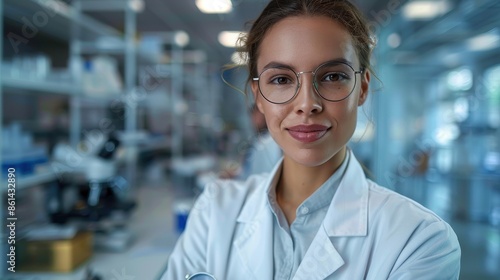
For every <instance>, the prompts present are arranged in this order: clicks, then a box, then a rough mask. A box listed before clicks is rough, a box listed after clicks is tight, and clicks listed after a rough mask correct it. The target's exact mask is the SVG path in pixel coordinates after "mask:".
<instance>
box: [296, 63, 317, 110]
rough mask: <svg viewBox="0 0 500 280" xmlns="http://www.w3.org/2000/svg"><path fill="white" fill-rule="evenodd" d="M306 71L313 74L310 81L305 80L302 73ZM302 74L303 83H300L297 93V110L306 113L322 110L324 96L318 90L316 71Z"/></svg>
mask: <svg viewBox="0 0 500 280" xmlns="http://www.w3.org/2000/svg"><path fill="white" fill-rule="evenodd" d="M305 73H311V74H312V75H311V78H310V79H311V80H310V82H307V81H304V77H302V74H305ZM300 76H301V77H300V78H302V80H301V81H302V83H300V84H299V89H298V90H299V92H298V93H297V99H298V100H299V105H298V108H297V110H298V111H302V112H304V113H314V112H317V113H319V112H321V111H322V110H323V104H322V98H321V96H320V95H319V94H318V92H317V83H316V81H315V79H314V73H313V72H301V73H300ZM299 81H300V80H299Z"/></svg>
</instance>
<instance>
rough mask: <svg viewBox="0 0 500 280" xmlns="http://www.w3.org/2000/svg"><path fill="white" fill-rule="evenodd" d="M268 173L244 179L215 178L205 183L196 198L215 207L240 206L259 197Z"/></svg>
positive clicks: (262, 191) (263, 189)
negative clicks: (201, 191)
mask: <svg viewBox="0 0 500 280" xmlns="http://www.w3.org/2000/svg"><path fill="white" fill-rule="evenodd" d="M268 178H269V174H258V175H251V176H250V177H248V179H246V180H233V179H215V180H212V181H211V182H209V183H207V184H206V186H205V189H204V190H203V193H202V195H201V196H200V198H199V199H198V200H204V201H205V202H206V203H210V204H211V205H212V207H215V208H225V209H227V208H238V207H239V208H241V206H242V205H243V204H245V202H247V201H249V200H252V199H253V198H255V197H261V196H262V194H263V193H264V192H265V185H266V181H267V179H268Z"/></svg>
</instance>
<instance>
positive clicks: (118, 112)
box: [0, 0, 500, 280]
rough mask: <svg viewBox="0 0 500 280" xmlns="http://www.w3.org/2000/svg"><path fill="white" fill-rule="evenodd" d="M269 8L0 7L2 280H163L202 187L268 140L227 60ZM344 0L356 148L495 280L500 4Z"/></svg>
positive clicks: (244, 167) (499, 258)
mask: <svg viewBox="0 0 500 280" xmlns="http://www.w3.org/2000/svg"><path fill="white" fill-rule="evenodd" d="M267 2H268V1H267V0H233V1H230V0H217V1H216V0H207V1H204V0H182V1H177V0H0V15H1V16H2V20H1V21H0V30H2V36H1V37H0V42H1V44H0V62H1V74H0V97H1V116H2V121H1V122H0V128H1V147H2V153H1V156H0V162H1V164H2V184H1V186H2V194H3V196H2V199H0V213H1V215H2V219H3V221H10V220H9V217H10V218H12V217H15V218H16V220H15V229H12V228H9V227H5V226H4V227H2V231H1V232H0V233H1V234H2V241H1V242H2V243H1V244H2V246H1V248H2V252H1V254H0V256H1V257H0V260H1V261H0V271H1V273H0V278H1V279H28V280H29V279H39V280H44V279H50V280H58V279H71V280H73V279H75V280H87V279H88V280H90V279H141V280H149V279H158V278H159V277H160V275H161V274H162V272H163V271H164V269H165V266H166V263H167V260H168V257H169V253H170V252H171V250H172V249H173V246H174V244H175V242H176V240H177V238H178V237H179V235H180V234H181V233H182V230H183V228H184V226H185V222H186V219H187V216H188V215H189V211H190V209H191V207H192V205H193V201H194V199H195V198H196V197H197V196H198V195H199V194H200V192H201V191H202V190H203V188H204V186H205V184H206V183H207V182H210V181H211V180H214V179H217V178H232V179H236V180H242V179H244V177H246V176H247V175H248V174H250V173H252V171H251V170H249V165H248V164H249V163H248V160H249V151H251V149H252V148H255V147H254V146H255V142H259V143H260V144H262V143H264V142H265V141H269V140H268V135H267V134H266V132H265V127H263V126H262V123H259V117H258V116H254V115H253V110H254V108H253V104H252V97H251V94H250V95H245V94H244V92H246V90H247V89H246V85H245V79H246V69H245V68H244V67H241V66H237V67H234V68H230V69H227V67H226V66H228V65H240V64H242V61H244V54H241V53H239V52H238V49H237V48H236V47H235V46H236V40H237V38H238V36H239V34H240V33H242V32H245V31H247V29H248V27H249V26H248V22H249V21H251V20H252V19H254V18H256V17H257V16H258V14H259V12H260V11H261V10H262V8H263V7H264V6H265V5H266V4H267ZM354 2H356V3H357V4H358V5H359V7H360V8H361V9H362V10H363V11H364V13H365V14H366V16H367V17H368V19H369V24H370V28H371V29H372V31H373V32H374V34H375V36H376V40H377V46H376V48H375V50H374V64H375V68H374V69H375V72H376V73H375V74H376V78H374V79H372V83H371V95H370V99H369V101H368V102H366V103H365V105H364V106H363V107H361V108H360V110H359V114H358V115H359V116H358V125H357V128H356V131H355V132H354V137H353V139H352V140H351V142H350V144H349V145H350V147H351V148H352V149H353V150H354V153H355V154H356V156H357V157H358V158H359V159H360V160H361V161H362V162H363V164H364V165H365V167H366V173H367V176H368V177H370V178H371V179H372V180H374V181H376V182H377V183H379V184H380V185H383V186H386V187H387V188H389V189H392V190H395V191H397V192H399V193H401V194H403V195H406V196H408V197H410V198H412V199H414V200H416V201H417V202H419V203H421V204H423V205H424V206H426V207H428V208H430V209H431V210H432V211H434V212H436V213H437V214H438V215H440V216H441V217H442V218H443V219H445V220H446V221H447V222H448V223H450V225H451V226H452V227H453V228H454V230H455V231H456V233H457V235H458V237H459V241H460V244H461V246H462V268H461V276H460V279H464V280H472V279H486V280H488V279H500V265H499V264H500V2H499V1H497V0H357V1H354ZM260 122H261V120H260ZM273 149H274V148H273ZM263 154H264V156H263V157H262V159H260V160H261V161H260V162H261V163H262V164H258V165H259V166H260V167H261V168H264V167H265V166H272V165H273V163H274V162H275V161H276V160H277V159H278V158H279V157H280V156H281V154H280V150H279V149H277V150H276V149H274V150H273V151H272V152H264V153H263ZM264 169H265V168H264ZM260 171H262V170H260ZM255 172H258V171H255ZM13 178H15V191H13V190H11V189H13V188H14V187H13V186H11V185H9V186H8V182H13V181H12V180H11V181H9V179H13ZM12 202H14V203H12ZM9 207H10V208H9ZM12 234H14V235H15V240H16V243H15V246H16V250H15V256H12V254H11V253H12V252H11V251H12V250H11V244H10V243H9V242H8V237H9V236H12ZM9 254H10V255H9ZM13 258H14V263H15V270H16V272H15V273H13V272H11V271H9V268H10V267H12V266H11V264H9V261H12V259H13Z"/></svg>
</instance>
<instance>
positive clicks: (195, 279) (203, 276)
mask: <svg viewBox="0 0 500 280" xmlns="http://www.w3.org/2000/svg"><path fill="white" fill-rule="evenodd" d="M187 280H216V279H215V277H213V276H212V275H210V274H208V273H206V272H198V273H195V274H193V275H191V276H189V277H188V278H187Z"/></svg>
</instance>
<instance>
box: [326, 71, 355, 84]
mask: <svg viewBox="0 0 500 280" xmlns="http://www.w3.org/2000/svg"><path fill="white" fill-rule="evenodd" d="M348 79H349V77H348V76H347V75H346V74H344V73H328V74H326V75H324V76H323V81H328V82H340V81H343V80H348Z"/></svg>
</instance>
